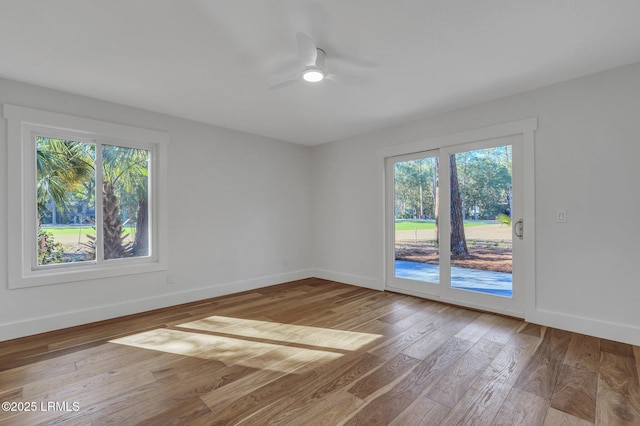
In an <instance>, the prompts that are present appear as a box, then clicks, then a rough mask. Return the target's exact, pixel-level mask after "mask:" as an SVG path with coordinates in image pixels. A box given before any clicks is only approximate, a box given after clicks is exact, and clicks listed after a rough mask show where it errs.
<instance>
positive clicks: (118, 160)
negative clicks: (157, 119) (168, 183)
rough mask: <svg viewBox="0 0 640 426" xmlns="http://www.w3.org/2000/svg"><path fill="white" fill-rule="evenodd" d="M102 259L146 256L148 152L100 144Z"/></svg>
mask: <svg viewBox="0 0 640 426" xmlns="http://www.w3.org/2000/svg"><path fill="white" fill-rule="evenodd" d="M102 170H103V172H102V173H103V186H102V189H103V197H102V200H103V201H102V203H103V205H102V207H103V209H102V210H103V228H102V229H103V234H104V241H103V248H104V258H105V259H119V258H123V257H135V256H149V254H150V253H149V246H150V244H149V195H148V189H149V151H146V150H143V149H135V148H126V147H120V146H113V145H102Z"/></svg>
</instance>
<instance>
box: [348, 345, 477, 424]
mask: <svg viewBox="0 0 640 426" xmlns="http://www.w3.org/2000/svg"><path fill="white" fill-rule="evenodd" d="M471 346H472V343H471V342H469V341H467V340H462V339H458V338H457V337H451V338H450V339H449V340H448V341H447V342H444V344H441V345H440V346H439V347H438V348H437V349H436V350H435V351H433V352H432V353H431V354H430V355H428V356H427V357H426V358H425V359H424V360H423V361H422V362H420V363H419V364H418V365H417V366H416V367H414V368H413V369H412V370H411V372H410V373H409V374H408V375H407V376H406V377H405V378H404V379H403V380H402V381H400V382H399V383H398V384H396V385H395V386H393V387H392V388H391V389H390V390H389V391H388V392H386V393H384V394H382V395H380V396H378V397H377V398H375V399H374V400H372V401H370V402H369V403H368V404H367V405H365V406H364V408H363V409H362V410H361V411H359V412H358V413H357V414H356V415H355V416H354V417H353V418H351V419H349V420H348V421H347V422H346V424H347V425H378V424H379V425H387V424H389V423H390V422H391V421H392V420H393V419H394V418H396V417H397V416H398V415H400V413H402V412H403V411H404V410H405V409H406V408H407V407H408V406H409V405H410V404H411V403H412V402H413V401H414V400H416V398H418V397H419V396H420V395H421V394H422V393H423V392H425V390H426V389H428V387H429V386H431V385H433V383H435V382H436V381H437V380H438V379H439V378H440V377H441V374H442V373H443V371H446V370H447V369H448V368H449V367H450V366H451V365H453V364H454V363H455V361H457V360H458V359H459V358H460V357H461V356H462V355H463V354H464V353H466V351H467V350H468V349H469V348H470V347H471Z"/></svg>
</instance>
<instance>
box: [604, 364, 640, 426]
mask: <svg viewBox="0 0 640 426" xmlns="http://www.w3.org/2000/svg"><path fill="white" fill-rule="evenodd" d="M596 424H598V425H639V424H640V382H639V381H638V376H637V371H636V365H635V360H634V359H633V358H628V357H626V356H621V355H616V354H613V353H611V352H602V356H601V358H600V374H599V376H598V398H597V400H596Z"/></svg>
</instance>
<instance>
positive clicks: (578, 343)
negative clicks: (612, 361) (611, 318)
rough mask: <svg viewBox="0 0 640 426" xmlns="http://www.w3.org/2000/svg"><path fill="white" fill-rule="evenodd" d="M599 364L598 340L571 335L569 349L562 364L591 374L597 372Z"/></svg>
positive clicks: (582, 335) (581, 335)
mask: <svg viewBox="0 0 640 426" xmlns="http://www.w3.org/2000/svg"><path fill="white" fill-rule="evenodd" d="M599 362H600V339H598V338H597V337H591V336H585V335H584V334H576V333H574V334H572V335H571V342H570V343H569V349H568V350H567V354H566V356H565V358H564V364H566V365H570V366H572V367H575V368H579V369H585V370H588V371H592V372H597V371H598V363H599Z"/></svg>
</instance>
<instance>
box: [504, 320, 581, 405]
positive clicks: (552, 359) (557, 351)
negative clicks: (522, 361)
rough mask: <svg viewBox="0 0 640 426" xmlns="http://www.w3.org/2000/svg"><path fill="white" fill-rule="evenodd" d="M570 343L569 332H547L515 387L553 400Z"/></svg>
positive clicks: (551, 330)
mask: <svg viewBox="0 0 640 426" xmlns="http://www.w3.org/2000/svg"><path fill="white" fill-rule="evenodd" d="M570 341H571V334H570V333H569V332H567V331H562V330H557V329H549V330H547V332H546V333H545V336H544V338H543V339H542V343H541V344H540V346H539V347H538V349H537V350H536V353H534V354H533V356H532V357H531V360H530V362H529V364H528V365H527V367H526V368H525V370H524V371H523V372H522V373H521V374H520V377H518V380H517V381H516V383H515V387H517V388H518V389H520V390H524V391H527V392H529V393H532V394H534V395H538V396H540V397H542V398H546V399H551V397H552V396H553V391H554V389H555V387H556V382H557V380H558V374H559V372H560V366H561V365H562V362H563V360H564V358H565V354H566V352H567V349H568V348H569V342H570Z"/></svg>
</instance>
